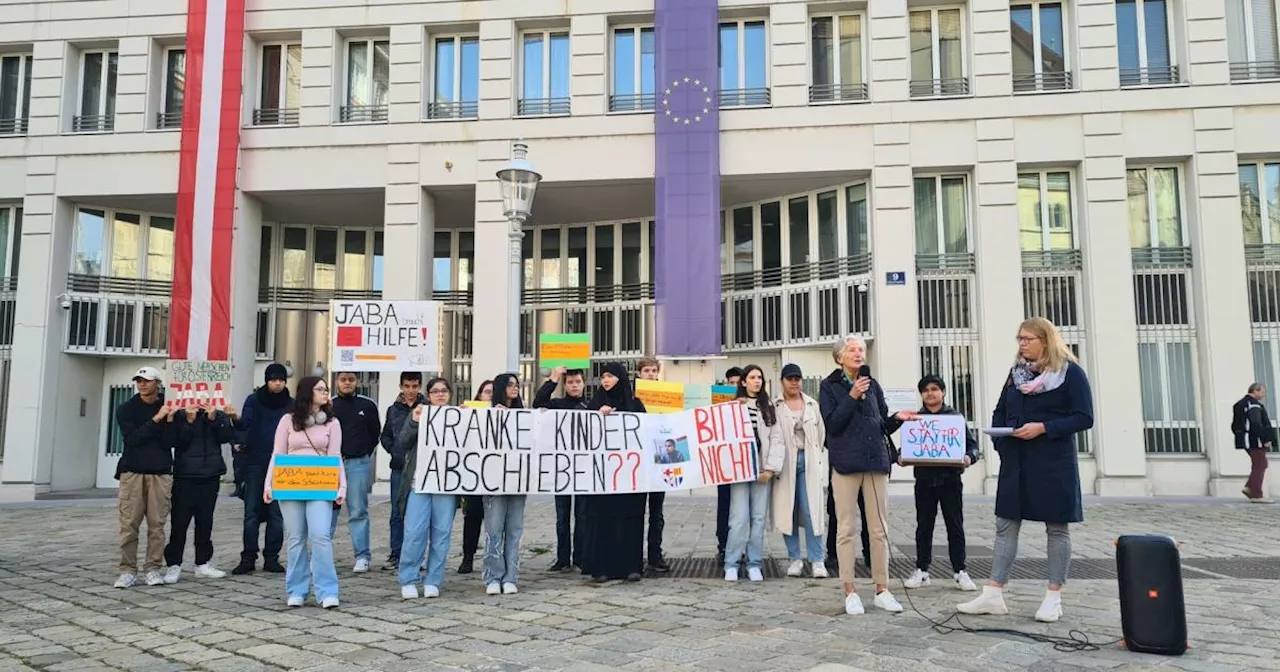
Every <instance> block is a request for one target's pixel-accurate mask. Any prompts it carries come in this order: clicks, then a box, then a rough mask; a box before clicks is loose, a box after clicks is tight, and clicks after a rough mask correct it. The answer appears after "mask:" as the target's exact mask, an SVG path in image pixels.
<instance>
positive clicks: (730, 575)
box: [724, 567, 738, 581]
mask: <svg viewBox="0 0 1280 672" xmlns="http://www.w3.org/2000/svg"><path fill="white" fill-rule="evenodd" d="M724 580H725V581H737V580H738V568H737V567H732V568H730V569H726V570H724Z"/></svg>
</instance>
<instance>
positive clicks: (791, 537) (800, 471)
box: [782, 450, 827, 562]
mask: <svg viewBox="0 0 1280 672" xmlns="http://www.w3.org/2000/svg"><path fill="white" fill-rule="evenodd" d="M801 524H803V525H804V540H805V544H804V550H805V557H804V559H805V560H808V561H809V562H822V560H823V558H825V557H826V555H825V553H826V552H827V551H826V546H824V545H823V537H822V535H821V534H814V533H813V516H812V512H810V511H809V490H808V486H807V485H806V484H805V468H804V451H803V450H802V451H800V452H799V453H798V456H797V457H796V501H795V502H793V503H792V505H791V534H784V535H782V541H783V543H785V544H786V545H787V557H788V558H789V559H791V560H800V559H801V558H800V525H801Z"/></svg>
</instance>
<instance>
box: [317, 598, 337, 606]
mask: <svg viewBox="0 0 1280 672" xmlns="http://www.w3.org/2000/svg"><path fill="white" fill-rule="evenodd" d="M336 606H338V598H336V597H332V596H330V597H326V598H324V599H323V600H320V608H321V609H332V608H334V607H336Z"/></svg>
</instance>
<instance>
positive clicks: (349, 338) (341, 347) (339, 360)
mask: <svg viewBox="0 0 1280 672" xmlns="http://www.w3.org/2000/svg"><path fill="white" fill-rule="evenodd" d="M440 314H441V313H440V304H439V303H437V302H435V301H334V302H333V304H332V306H331V312H330V315H331V318H332V320H333V322H332V324H331V325H330V334H331V339H332V341H331V343H330V347H329V367H330V368H331V369H333V370H334V371H439V370H440V326H441V325H440Z"/></svg>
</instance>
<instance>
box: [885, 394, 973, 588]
mask: <svg viewBox="0 0 1280 672" xmlns="http://www.w3.org/2000/svg"><path fill="white" fill-rule="evenodd" d="M916 389H918V390H919V391H920V400H921V402H922V403H923V406H921V408H920V414H921V415H960V411H957V410H956V409H954V408H951V407H950V406H948V405H946V402H945V397H946V394H947V385H946V383H944V382H943V381H942V378H939V377H938V376H935V375H932V374H930V375H927V376H925V377H924V378H921V379H920V383H919V385H917V386H916ZM978 457H979V454H978V440H977V438H976V437H975V436H974V435H973V432H972V431H966V432H965V437H964V466H963V467H951V466H926V465H919V464H918V465H916V466H915V476H916V571H915V573H914V574H912V575H911V578H909V579H907V580H906V581H905V582H903V585H905V586H906V587H907V588H920V587H921V586H927V585H929V565H930V564H931V563H932V562H933V525H934V523H935V522H937V520H938V507H939V505H941V507H942V521H943V523H945V524H946V526H947V552H948V554H949V555H950V556H951V571H952V572H953V573H954V574H953V578H954V579H955V582H956V586H957V587H958V588H960V590H966V591H971V590H977V589H978V586H977V585H975V584H974V583H973V579H971V578H970V577H969V573H968V572H967V571H965V570H966V568H965V541H964V496H963V493H964V481H963V479H962V478H961V477H962V475H963V474H964V470H965V469H968V468H969V466H970V465H972V464H973V463H974V462H977V461H978ZM898 464H902V458H901V457H899V458H898Z"/></svg>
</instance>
